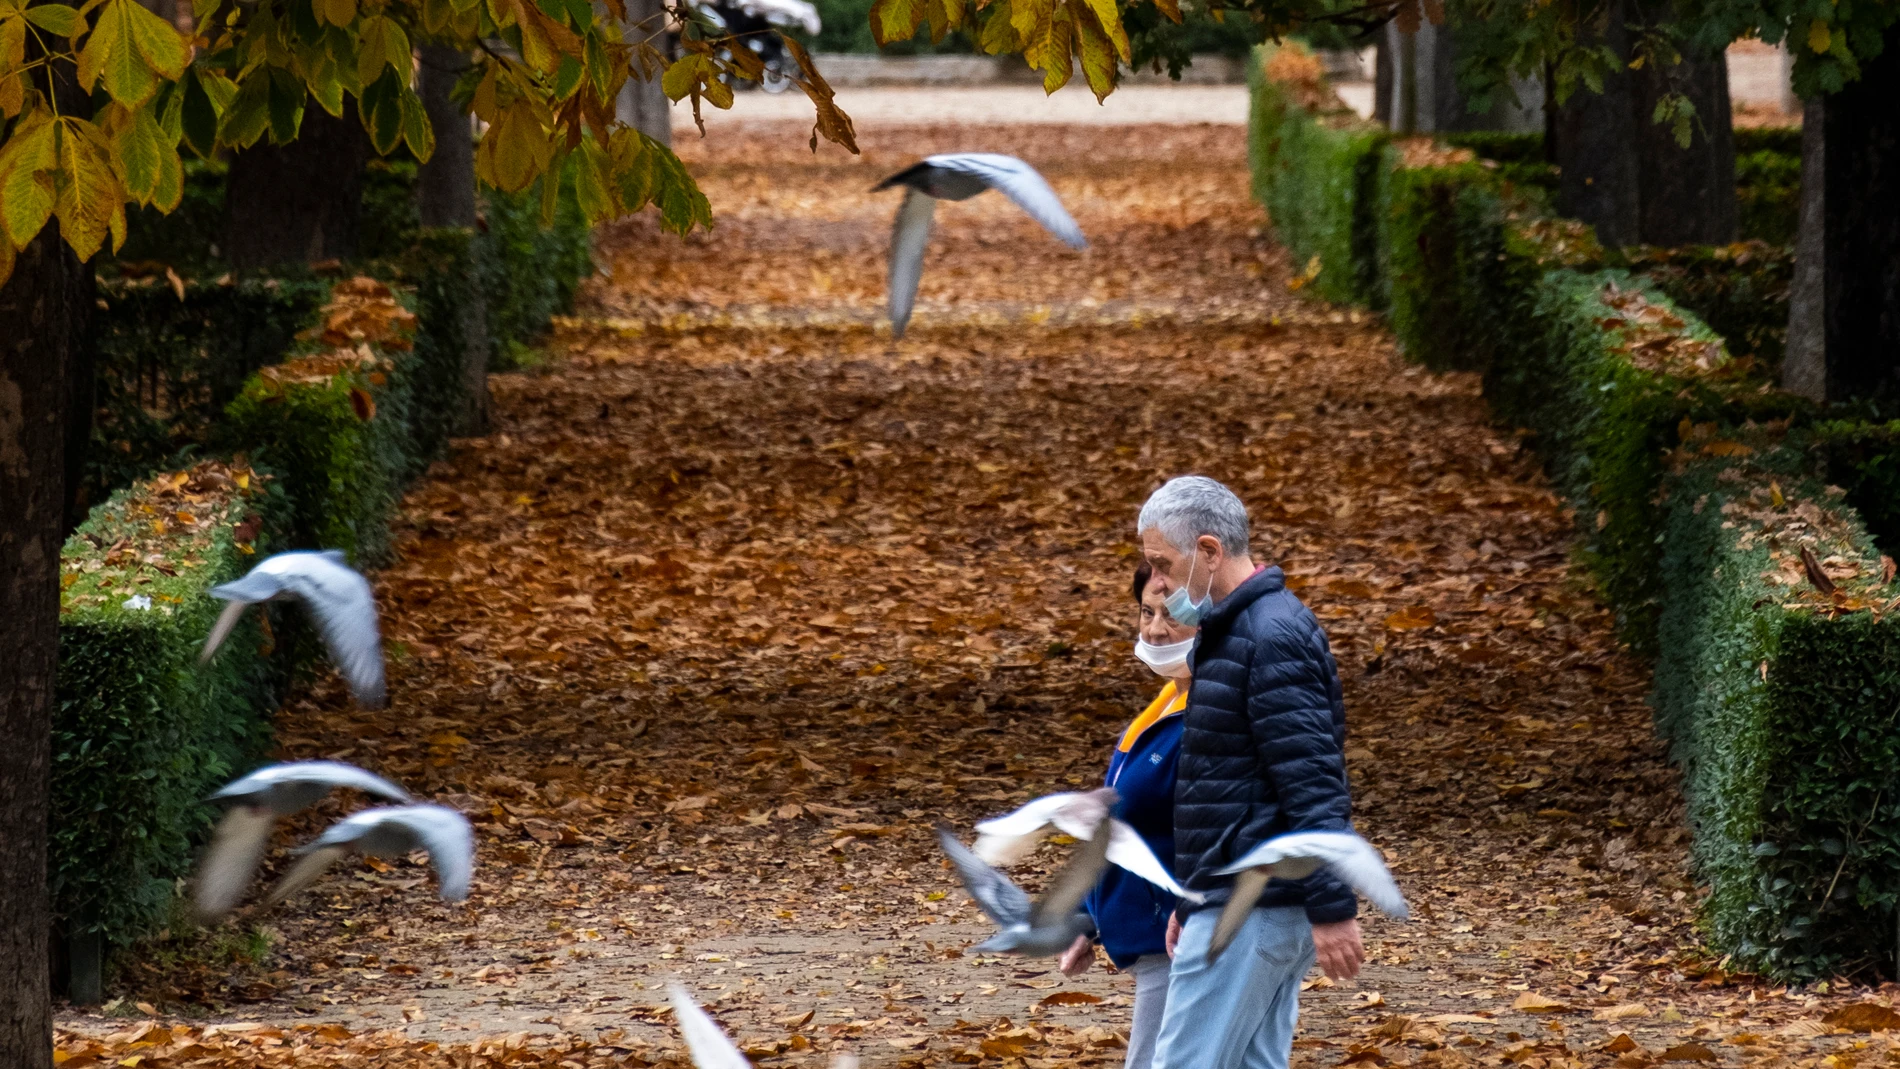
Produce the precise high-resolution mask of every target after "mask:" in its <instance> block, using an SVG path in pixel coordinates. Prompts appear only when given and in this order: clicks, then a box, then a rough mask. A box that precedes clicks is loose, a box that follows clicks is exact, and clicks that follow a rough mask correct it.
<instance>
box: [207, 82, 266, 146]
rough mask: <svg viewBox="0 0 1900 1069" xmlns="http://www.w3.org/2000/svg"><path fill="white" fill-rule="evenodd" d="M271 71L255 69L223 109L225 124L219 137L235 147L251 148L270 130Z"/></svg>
mask: <svg viewBox="0 0 1900 1069" xmlns="http://www.w3.org/2000/svg"><path fill="white" fill-rule="evenodd" d="M270 81H271V77H270V71H269V70H267V69H266V70H255V71H252V72H251V73H250V75H249V76H247V77H246V78H245V79H244V84H243V85H242V86H240V87H239V88H238V91H237V95H236V96H235V97H233V98H232V100H231V103H230V106H228V107H226V108H225V109H224V110H223V126H222V128H221V130H220V132H219V135H218V138H219V140H221V141H223V142H224V143H225V144H227V145H230V146H232V147H234V148H249V147H250V146H252V145H254V144H256V143H257V139H258V138H260V137H262V136H264V134H265V132H266V131H268V130H269V129H270V119H271V114H270V103H271V91H270Z"/></svg>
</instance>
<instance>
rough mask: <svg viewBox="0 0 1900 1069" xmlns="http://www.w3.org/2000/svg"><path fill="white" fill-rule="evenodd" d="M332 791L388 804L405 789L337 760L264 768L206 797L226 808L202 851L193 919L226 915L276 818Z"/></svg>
mask: <svg viewBox="0 0 1900 1069" xmlns="http://www.w3.org/2000/svg"><path fill="white" fill-rule="evenodd" d="M338 787H354V788H355V789H357V790H359V791H363V792H364V793H366V794H375V795H381V796H382V797H384V798H387V799H389V800H390V801H393V802H407V801H409V792H408V791H405V790H403V789H402V788H401V787H398V786H396V785H395V784H394V783H391V782H389V781H388V780H386V779H384V778H383V777H381V776H378V775H376V774H374V773H371V772H365V771H363V770H362V769H360V768H357V767H356V766H355V765H346V764H344V763H343V762H341V761H291V762H288V763H286V764H279V765H266V766H264V767H263V768H260V769H258V770H257V771H255V772H252V773H251V774H250V775H248V776H243V777H240V778H239V779H236V780H233V781H232V782H230V783H228V784H226V785H225V786H224V787H223V789H221V790H219V791H218V792H217V793H216V794H214V795H212V796H211V798H210V801H214V802H229V803H232V805H231V811H230V812H228V813H226V814H225V815H224V819H223V820H221V821H219V822H218V828H217V831H215V832H214V833H212V837H211V846H210V848H209V849H207V850H206V851H205V857H204V864H203V866H202V871H201V872H200V873H199V876H198V890H197V895H196V898H197V907H198V913H199V915H200V916H201V917H203V918H205V919H206V920H215V919H217V918H219V917H222V916H224V915H225V914H226V913H229V912H231V909H232V908H233V907H234V906H236V905H237V902H238V899H239V898H242V897H243V895H244V888H245V887H247V886H248V885H249V884H250V882H251V876H252V875H253V874H255V873H256V872H257V863H258V861H260V860H261V859H262V858H263V856H264V844H265V843H266V842H268V841H269V840H270V832H271V826H272V825H273V824H275V823H276V822H277V818H278V817H287V816H290V815H291V814H292V813H298V812H301V811H303V810H305V809H308V808H309V807H311V806H313V805H315V804H317V803H318V802H319V801H322V800H323V797H324V796H325V795H327V794H329V793H330V792H331V791H332V790H334V789H336V788H338Z"/></svg>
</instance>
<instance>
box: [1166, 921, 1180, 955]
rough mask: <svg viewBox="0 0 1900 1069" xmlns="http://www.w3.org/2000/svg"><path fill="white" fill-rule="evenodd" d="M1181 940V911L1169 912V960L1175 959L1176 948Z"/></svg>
mask: <svg viewBox="0 0 1900 1069" xmlns="http://www.w3.org/2000/svg"><path fill="white" fill-rule="evenodd" d="M1180 942H1181V915H1180V914H1179V913H1170V914H1168V935H1167V944H1166V945H1167V948H1168V958H1169V960H1173V958H1174V948H1175V946H1176V945H1177V944H1179V943H1180Z"/></svg>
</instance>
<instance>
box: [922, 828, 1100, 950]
mask: <svg viewBox="0 0 1900 1069" xmlns="http://www.w3.org/2000/svg"><path fill="white" fill-rule="evenodd" d="M1091 831H1092V832H1094V833H1095V834H1092V835H1090V836H1089V837H1088V839H1087V840H1086V841H1085V842H1084V844H1083V845H1082V846H1079V847H1077V848H1076V851H1075V855H1074V856H1073V857H1071V858H1070V859H1069V863H1068V864H1067V865H1064V866H1063V867H1062V871H1060V872H1058V873H1056V875H1055V878H1054V879H1053V880H1051V881H1050V883H1049V887H1048V889H1047V890H1045V891H1043V893H1042V901H1040V902H1035V903H1032V902H1030V901H1029V896H1028V895H1026V894H1024V893H1023V889H1022V888H1020V887H1018V886H1016V884H1015V882H1014V881H1012V880H1011V879H1010V878H1009V877H1008V876H1005V875H1003V874H1002V873H1000V872H998V871H996V870H995V869H993V868H991V867H990V866H989V865H987V864H985V863H984V861H983V859H982V858H979V857H977V856H976V855H975V854H973V853H971V852H970V849H969V848H968V847H966V846H964V845H963V844H962V843H961V842H959V841H958V840H957V837H956V835H955V834H954V833H952V832H951V831H950V829H949V828H945V827H941V826H940V827H938V828H937V841H938V842H939V843H942V844H943V852H944V853H946V854H948V855H950V862H951V864H953V865H955V866H956V868H957V875H959V876H961V877H962V878H963V886H964V889H965V890H967V891H969V892H970V897H971V898H972V899H975V901H976V904H977V906H978V908H980V909H982V910H983V912H984V913H985V914H988V916H989V918H990V920H992V921H995V922H996V926H997V927H998V928H1000V929H1002V930H1001V931H999V932H997V933H996V934H995V935H994V936H991V937H990V938H989V939H988V940H986V941H985V942H982V943H979V944H978V945H977V947H976V949H978V950H991V951H996V952H998V953H1006V954H1020V955H1022V956H1023V957H1028V958H1052V957H1055V956H1056V955H1058V954H1060V953H1062V952H1063V951H1065V950H1067V949H1069V945H1070V944H1071V943H1074V942H1075V937H1076V936H1078V935H1086V934H1088V933H1089V932H1091V931H1093V930H1094V928H1095V925H1094V922H1093V921H1091V920H1090V919H1089V915H1088V914H1087V913H1082V912H1079V911H1080V910H1081V908H1082V899H1083V898H1085V897H1087V896H1088V893H1089V890H1090V889H1091V888H1093V887H1094V886H1095V882H1096V881H1097V880H1099V879H1101V878H1102V870H1103V869H1105V868H1107V867H1108V840H1109V836H1107V835H1105V834H1102V833H1101V829H1100V828H1094V829H1091Z"/></svg>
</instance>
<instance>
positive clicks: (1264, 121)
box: [1247, 44, 1390, 307]
mask: <svg viewBox="0 0 1900 1069" xmlns="http://www.w3.org/2000/svg"><path fill="white" fill-rule="evenodd" d="M1298 48H1299V46H1298V45H1296V44H1286V45H1281V46H1273V45H1264V46H1262V47H1261V48H1260V49H1259V50H1258V51H1257V52H1256V53H1255V57H1254V62H1253V63H1252V64H1251V65H1250V68H1249V70H1250V73H1249V78H1250V79H1251V80H1252V83H1253V107H1252V110H1251V113H1250V115H1249V117H1248V126H1247V146H1248V152H1249V154H1250V156H1251V158H1252V160H1253V193H1254V199H1255V200H1257V201H1259V202H1260V203H1261V204H1262V205H1264V206H1265V207H1266V209H1267V215H1268V217H1269V218H1270V219H1271V220H1272V222H1273V228H1274V232H1275V233H1276V234H1277V235H1278V236H1279V239H1280V243H1281V244H1282V245H1285V246H1286V248H1287V250H1288V251H1289V252H1291V253H1292V254H1293V259H1294V265H1293V266H1294V270H1295V271H1296V272H1300V271H1302V270H1303V269H1304V270H1307V271H1310V270H1312V269H1313V268H1314V267H1317V270H1318V273H1317V274H1316V275H1314V276H1313V277H1312V278H1311V283H1310V284H1311V285H1312V287H1313V289H1314V291H1315V292H1317V293H1319V294H1320V295H1322V296H1324V297H1326V298H1328V299H1329V300H1334V301H1340V302H1344V303H1347V304H1358V305H1365V306H1370V307H1377V306H1379V304H1380V303H1381V300H1382V295H1381V286H1380V284H1379V262H1378V261H1379V245H1378V230H1377V224H1376V221H1375V219H1374V211H1373V205H1374V203H1375V201H1376V199H1377V197H1376V195H1375V190H1376V189H1377V186H1378V182H1379V172H1380V171H1381V169H1382V164H1383V161H1384V158H1385V156H1384V150H1385V146H1386V142H1387V141H1388V140H1390V138H1389V135H1387V134H1386V132H1385V128H1384V127H1381V126H1378V125H1376V124H1373V123H1369V122H1366V121H1364V120H1362V119H1360V118H1359V117H1358V116H1357V115H1355V114H1353V113H1352V111H1351V110H1350V109H1347V108H1345V106H1344V105H1339V106H1338V107H1337V108H1335V109H1332V110H1329V111H1327V112H1325V113H1324V114H1320V115H1315V114H1313V113H1312V112H1310V111H1308V110H1307V109H1306V108H1305V107H1302V106H1301V105H1300V103H1299V102H1298V99H1297V98H1296V97H1295V95H1294V93H1295V90H1294V89H1293V88H1290V87H1288V86H1286V85H1283V84H1281V83H1279V82H1276V81H1275V80H1273V79H1272V78H1269V77H1268V76H1267V74H1266V68H1267V66H1268V65H1269V64H1271V63H1272V62H1273V60H1274V57H1275V54H1276V53H1278V52H1283V51H1292V50H1295V49H1298ZM1320 91H1321V92H1322V93H1327V94H1330V90H1327V89H1325V88H1324V87H1323V85H1322V86H1321V87H1320Z"/></svg>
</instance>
